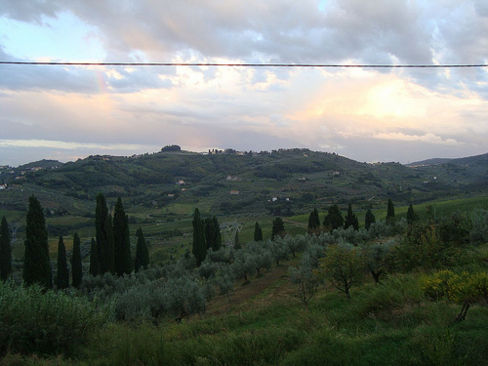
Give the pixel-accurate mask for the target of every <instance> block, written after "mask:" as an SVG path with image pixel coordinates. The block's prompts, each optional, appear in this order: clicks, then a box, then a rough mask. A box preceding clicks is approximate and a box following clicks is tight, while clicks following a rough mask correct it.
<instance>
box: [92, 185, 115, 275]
mask: <svg viewBox="0 0 488 366" xmlns="http://www.w3.org/2000/svg"><path fill="white" fill-rule="evenodd" d="M95 229H96V240H97V251H98V262H99V264H100V268H99V270H100V271H99V274H103V273H105V272H111V273H115V255H114V242H113V231H112V230H113V229H112V218H111V216H110V215H109V214H108V208H107V202H106V201H105V197H104V195H103V194H102V193H99V194H98V195H97V208H96V212H95Z"/></svg>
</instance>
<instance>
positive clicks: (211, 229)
mask: <svg viewBox="0 0 488 366" xmlns="http://www.w3.org/2000/svg"><path fill="white" fill-rule="evenodd" d="M204 225H205V241H206V243H207V249H210V248H211V249H212V250H219V249H220V247H221V246H222V234H221V233H220V225H219V221H218V220H217V217H216V216H214V217H212V218H207V219H205V221H204Z"/></svg>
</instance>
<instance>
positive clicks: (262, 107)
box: [0, 0, 488, 166]
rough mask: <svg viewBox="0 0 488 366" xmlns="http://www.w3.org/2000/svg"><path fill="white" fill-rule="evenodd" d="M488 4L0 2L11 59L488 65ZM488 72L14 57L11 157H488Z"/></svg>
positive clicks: (0, 27) (3, 136)
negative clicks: (284, 152) (295, 152)
mask: <svg viewBox="0 0 488 366" xmlns="http://www.w3.org/2000/svg"><path fill="white" fill-rule="evenodd" d="M487 50H488V1H486V0H471V1H470V0H466V1H458V0H431V1H423V0H417V1H416V0H377V1H364V0H301V1H295V0H266V1H263V0H248V1H238V0H226V1H221V0H204V1H202V0H179V1H173V0H137V1H136V0H70V1H63V0H51V1H49V0H16V1H1V2H0V61H93V62H96V61H99V62H104V61H105V62H198V63H210V62H211V63H220V62H222V63H226V62H232V63H243V62H245V63H250V62H252V63H336V64H337V63H344V64H346V63H347V64H365V63H381V64H431V63H432V64H450V63H463V64H487V63H488V52H487ZM486 141H488V68H475V69H381V70H371V69H361V68H354V69H318V68H316V69H310V68H307V69H304V68H303V69H302V68H293V69H281V68H280V69H277V68H259V69H258V68H236V67H233V68H232V67H231V68H212V67H108V66H104V67H94V66H84V67H71V66H70V67H67V66H19V65H0V165H13V166H16V165H19V164H23V163H27V162H30V161H35V160H40V159H56V160H60V161H70V160H76V159H78V158H83V157H86V156H88V155H92V154H114V155H133V154H139V153H144V152H155V151H158V150H159V149H160V148H161V147H162V146H165V145H171V144H178V145H180V146H181V147H182V148H183V149H186V150H192V151H206V150H208V149H212V148H222V149H225V148H234V149H237V150H246V151H249V150H253V151H261V150H271V149H278V148H292V147H303V148H310V149H312V150H320V151H328V152H336V153H338V154H340V155H344V156H347V157H349V158H352V159H355V160H358V161H365V162H376V161H398V162H402V163H407V162H413V161H418V160H422V159H427V158H432V157H462V156H469V155H476V154H483V153H487V152H488V144H487V143H486Z"/></svg>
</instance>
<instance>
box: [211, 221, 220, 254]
mask: <svg viewBox="0 0 488 366" xmlns="http://www.w3.org/2000/svg"><path fill="white" fill-rule="evenodd" d="M213 226H214V233H215V239H214V243H213V246H212V250H213V251H216V250H219V249H220V248H221V247H222V234H221V233H220V225H219V221H218V220H217V216H214V217H213Z"/></svg>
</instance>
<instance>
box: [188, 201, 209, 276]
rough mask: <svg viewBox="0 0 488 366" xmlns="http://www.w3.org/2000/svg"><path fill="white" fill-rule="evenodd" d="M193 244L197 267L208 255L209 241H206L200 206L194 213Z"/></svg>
mask: <svg viewBox="0 0 488 366" xmlns="http://www.w3.org/2000/svg"><path fill="white" fill-rule="evenodd" d="M192 224H193V244H192V253H193V255H194V256H195V259H196V263H197V267H198V266H200V264H201V263H202V262H203V260H204V259H205V256H206V255H207V243H206V242H205V229H204V226H203V221H202V219H201V218H200V211H198V208H195V212H194V214H193V221H192Z"/></svg>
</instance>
